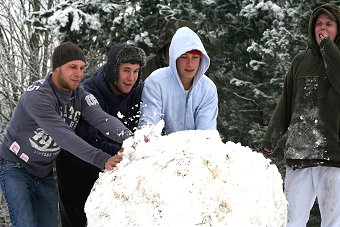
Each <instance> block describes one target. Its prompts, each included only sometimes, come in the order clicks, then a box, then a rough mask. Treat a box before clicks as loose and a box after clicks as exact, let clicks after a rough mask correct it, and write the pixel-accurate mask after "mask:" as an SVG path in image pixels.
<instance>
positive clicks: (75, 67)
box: [52, 60, 85, 91]
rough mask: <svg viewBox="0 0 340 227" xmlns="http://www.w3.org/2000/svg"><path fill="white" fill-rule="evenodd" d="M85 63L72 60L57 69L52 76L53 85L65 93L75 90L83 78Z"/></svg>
mask: <svg viewBox="0 0 340 227" xmlns="http://www.w3.org/2000/svg"><path fill="white" fill-rule="evenodd" d="M84 69H85V62H83V61H81V60H74V61H70V62H67V63H66V64H64V65H62V66H60V67H57V68H56V69H55V72H56V74H54V75H53V76H52V80H53V83H54V84H55V85H56V86H57V87H58V88H59V89H63V90H67V91H73V90H75V89H76V88H77V87H78V85H79V84H80V82H81V80H82V79H83V77H84Z"/></svg>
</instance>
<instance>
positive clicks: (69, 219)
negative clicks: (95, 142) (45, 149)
mask: <svg viewBox="0 0 340 227" xmlns="http://www.w3.org/2000/svg"><path fill="white" fill-rule="evenodd" d="M56 167H57V179H58V190H59V210H60V217H61V223H62V227H85V226H86V223H87V221H86V215H85V212H84V206H85V202H86V199H87V197H88V196H89V194H90V192H91V189H92V187H93V184H94V182H95V181H96V179H97V178H94V177H92V176H90V175H87V174H86V171H84V169H81V168H79V167H78V166H76V165H74V162H72V160H71V159H70V158H69V157H68V156H67V155H64V154H62V153H61V154H59V156H58V158H57V161H56Z"/></svg>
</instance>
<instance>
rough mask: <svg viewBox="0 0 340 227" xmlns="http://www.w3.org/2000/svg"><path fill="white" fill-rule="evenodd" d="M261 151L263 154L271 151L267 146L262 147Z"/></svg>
mask: <svg viewBox="0 0 340 227" xmlns="http://www.w3.org/2000/svg"><path fill="white" fill-rule="evenodd" d="M262 151H263V153H265V154H270V153H272V152H273V151H272V149H270V148H268V147H263V148H262Z"/></svg>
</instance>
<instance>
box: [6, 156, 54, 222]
mask: <svg viewBox="0 0 340 227" xmlns="http://www.w3.org/2000/svg"><path fill="white" fill-rule="evenodd" d="M0 185H1V189H2V192H3V194H4V197H5V199H6V202H7V205H8V210H9V214H10V217H11V222H12V225H13V227H44V226H46V227H47V226H48V227H57V215H58V213H57V212H58V200H57V189H56V182H55V180H54V177H53V174H52V172H51V173H50V174H49V175H47V176H46V177H36V176H33V175H32V174H30V173H28V172H27V171H26V169H25V168H24V167H23V166H22V165H21V164H19V163H15V162H11V161H7V160H4V159H2V158H1V157H0Z"/></svg>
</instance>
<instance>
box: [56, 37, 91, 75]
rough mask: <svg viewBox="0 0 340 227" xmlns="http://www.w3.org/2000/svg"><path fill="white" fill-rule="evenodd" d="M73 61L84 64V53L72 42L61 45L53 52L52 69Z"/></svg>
mask: <svg viewBox="0 0 340 227" xmlns="http://www.w3.org/2000/svg"><path fill="white" fill-rule="evenodd" d="M74 60H81V61H83V62H86V61H85V55H84V52H83V51H82V50H81V49H80V48H79V47H78V46H77V45H76V44H74V43H72V42H65V43H62V44H60V45H59V46H57V47H56V48H55V49H54V51H53V55H52V68H53V70H55V68H57V67H60V66H62V65H64V64H66V63H67V62H70V61H74Z"/></svg>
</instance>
